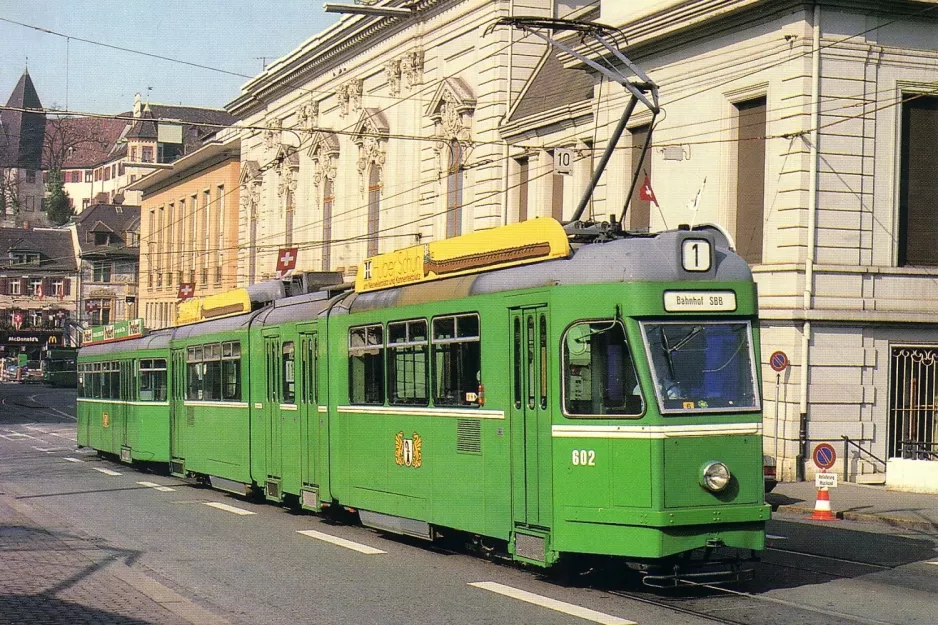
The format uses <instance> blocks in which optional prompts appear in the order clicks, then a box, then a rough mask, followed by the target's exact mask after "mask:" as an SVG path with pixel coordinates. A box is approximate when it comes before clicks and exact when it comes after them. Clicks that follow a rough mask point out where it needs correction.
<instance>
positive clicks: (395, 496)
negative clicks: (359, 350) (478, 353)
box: [328, 296, 511, 540]
mask: <svg viewBox="0 0 938 625" xmlns="http://www.w3.org/2000/svg"><path fill="white" fill-rule="evenodd" d="M353 308H354V306H353ZM460 313H478V314H479V316H480V325H481V327H482V328H483V330H482V335H481V350H482V363H483V364H482V368H483V371H482V382H483V383H484V384H485V385H486V386H485V389H486V391H485V392H486V403H485V406H484V407H483V408H482V409H481V411H482V412H479V413H478V414H479V415H480V416H479V417H477V416H474V414H473V413H474V412H475V409H472V408H469V409H456V410H454V409H450V408H448V407H442V406H441V407H438V408H437V407H434V408H430V407H426V408H423V407H418V408H411V409H409V407H407V406H400V407H397V406H395V407H392V408H389V409H385V407H384V406H373V405H352V404H351V403H350V401H349V388H348V377H349V360H348V329H349V328H350V327H352V326H359V325H368V324H376V323H382V324H386V323H387V322H389V321H401V320H409V319H428V320H431V319H432V318H433V317H437V316H444V315H451V314H460ZM506 315H507V312H506V308H505V305H504V302H503V300H502V298H501V297H500V296H488V297H478V298H469V299H460V300H452V301H449V302H447V303H445V304H440V303H434V304H426V305H416V306H406V307H398V308H393V309H380V310H371V311H365V312H361V313H357V312H352V313H351V314H340V315H338V316H333V317H331V318H330V320H329V326H330V329H329V339H330V349H329V350H328V358H329V368H330V386H329V393H330V397H331V399H332V401H333V405H332V406H331V407H330V410H331V411H332V414H331V415H330V419H331V422H330V428H331V431H330V434H331V439H330V444H331V449H330V458H331V461H330V472H331V475H330V478H331V487H332V495H333V496H334V497H335V498H336V499H337V500H339V501H340V502H341V503H343V504H344V505H348V506H351V507H355V508H361V509H365V510H372V511H376V512H381V513H383V514H390V515H395V516H401V517H405V518H411V519H419V520H424V521H427V522H429V523H431V524H434V525H438V526H442V527H453V528H457V529H461V530H464V531H469V532H475V533H479V534H484V535H488V536H493V537H497V538H502V539H506V540H507V539H508V537H509V532H510V526H511V495H510V488H511V479H510V472H509V468H510V431H509V421H508V410H507V408H508V400H509V396H508V385H507V384H504V383H499V381H498V380H499V379H500V378H504V380H507V374H508V371H509V369H508V365H507V359H508V355H507V351H506V350H505V344H504V340H505V336H507V335H505V334H504V333H503V332H501V331H499V330H498V329H496V328H498V327H499V323H500V322H503V323H504V324H505V326H504V327H505V328H507V321H504V320H505V319H506ZM486 328H489V329H488V330H487V329H486ZM490 384H491V387H490V386H489V385H490ZM490 388H491V390H490ZM428 413H429V414H428ZM447 413H451V414H452V416H450V415H449V414H447ZM498 413H502V414H503V415H504V416H496V418H493V415H498ZM482 417H484V418H482ZM475 420H478V421H479V431H480V438H479V440H480V443H481V445H480V448H481V451H480V452H478V453H475V452H460V451H458V450H457V445H458V436H459V434H458V432H459V426H460V421H463V422H471V421H475ZM398 437H400V438H401V443H402V444H406V445H413V446H414V449H416V445H417V444H418V441H419V450H420V459H419V466H418V464H417V462H416V461H415V460H411V463H410V465H409V466H408V465H407V464H406V463H402V464H398V454H397V451H398V450H397V449H396V447H397V445H398V442H397V439H398Z"/></svg>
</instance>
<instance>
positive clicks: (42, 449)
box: [32, 445, 72, 453]
mask: <svg viewBox="0 0 938 625" xmlns="http://www.w3.org/2000/svg"><path fill="white" fill-rule="evenodd" d="M32 448H33V449H35V450H36V451H44V452H46V453H51V452H53V451H71V449H72V448H71V447H36V446H35V445H33V446H32Z"/></svg>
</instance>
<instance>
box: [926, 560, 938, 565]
mask: <svg viewBox="0 0 938 625" xmlns="http://www.w3.org/2000/svg"><path fill="white" fill-rule="evenodd" d="M925 564H934V565H935V566H938V560H933V561H931V562H926V563H925Z"/></svg>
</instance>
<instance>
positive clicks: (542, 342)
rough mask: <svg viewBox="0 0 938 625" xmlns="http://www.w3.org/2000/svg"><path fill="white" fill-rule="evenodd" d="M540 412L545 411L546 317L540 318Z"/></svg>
mask: <svg viewBox="0 0 938 625" xmlns="http://www.w3.org/2000/svg"><path fill="white" fill-rule="evenodd" d="M539 332H540V353H541V410H547V316H546V315H541V316H540V331H539Z"/></svg>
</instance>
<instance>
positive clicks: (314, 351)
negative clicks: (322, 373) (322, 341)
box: [306, 335, 319, 404]
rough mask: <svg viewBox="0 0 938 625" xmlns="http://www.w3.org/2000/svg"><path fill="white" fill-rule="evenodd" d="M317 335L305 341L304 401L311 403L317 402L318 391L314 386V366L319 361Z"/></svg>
mask: <svg viewBox="0 0 938 625" xmlns="http://www.w3.org/2000/svg"><path fill="white" fill-rule="evenodd" d="M318 347H319V337H318V336H315V335H314V336H313V338H311V339H310V340H309V342H307V344H306V348H307V350H308V352H307V354H306V401H307V402H308V403H311V404H318V403H319V391H318V389H317V388H316V366H317V363H318V362H319V356H318V352H319V349H318Z"/></svg>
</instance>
